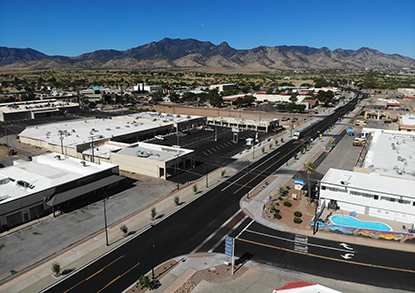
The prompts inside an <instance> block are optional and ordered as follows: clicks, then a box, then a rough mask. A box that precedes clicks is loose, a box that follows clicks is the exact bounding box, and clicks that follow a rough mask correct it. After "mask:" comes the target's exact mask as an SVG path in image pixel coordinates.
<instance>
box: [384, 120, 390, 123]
mask: <svg viewBox="0 0 415 293" xmlns="http://www.w3.org/2000/svg"><path fill="white" fill-rule="evenodd" d="M383 123H392V121H390V120H385V121H383Z"/></svg>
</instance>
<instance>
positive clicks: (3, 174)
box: [0, 153, 122, 231]
mask: <svg viewBox="0 0 415 293" xmlns="http://www.w3.org/2000/svg"><path fill="white" fill-rule="evenodd" d="M118 175H119V168H118V166H116V165H114V164H110V163H102V164H100V165H98V164H93V163H90V162H86V161H82V160H79V159H76V158H72V157H68V156H64V155H60V154H57V153H49V154H45V155H40V156H36V157H33V159H32V161H22V160H18V161H15V162H14V165H13V166H10V167H5V168H1V169H0V226H1V227H0V229H1V230H2V231H4V230H7V229H10V228H12V227H14V226H18V225H20V224H22V223H25V222H28V221H31V220H34V219H38V218H40V217H42V216H44V215H46V214H49V213H50V212H53V211H56V210H61V211H62V210H65V209H67V208H71V207H73V206H76V205H79V204H81V205H82V204H84V203H88V202H90V201H91V200H94V199H96V198H98V199H102V194H101V193H102V192H103V191H104V190H109V189H111V188H114V187H115V186H117V184H119V182H120V181H121V180H122V177H120V176H118Z"/></svg>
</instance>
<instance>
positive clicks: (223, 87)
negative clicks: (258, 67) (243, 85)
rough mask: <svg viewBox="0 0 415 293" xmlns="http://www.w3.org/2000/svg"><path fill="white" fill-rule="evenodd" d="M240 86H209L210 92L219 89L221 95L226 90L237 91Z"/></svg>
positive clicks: (234, 84) (233, 84)
mask: <svg viewBox="0 0 415 293" xmlns="http://www.w3.org/2000/svg"><path fill="white" fill-rule="evenodd" d="M237 88H238V85H237V84H236V83H227V84H213V85H211V86H209V90H213V89H217V90H218V92H219V93H221V92H223V91H224V90H234V89H237Z"/></svg>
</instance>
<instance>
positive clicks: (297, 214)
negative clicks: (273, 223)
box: [294, 211, 303, 217]
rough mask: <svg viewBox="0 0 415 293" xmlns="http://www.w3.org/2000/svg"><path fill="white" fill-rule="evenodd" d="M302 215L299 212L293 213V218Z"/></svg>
mask: <svg viewBox="0 0 415 293" xmlns="http://www.w3.org/2000/svg"><path fill="white" fill-rule="evenodd" d="M302 215H303V214H302V213H301V212H299V211H296V212H295V213H294V216H296V217H301V216H302Z"/></svg>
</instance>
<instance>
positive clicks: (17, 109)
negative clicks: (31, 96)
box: [0, 99, 79, 121]
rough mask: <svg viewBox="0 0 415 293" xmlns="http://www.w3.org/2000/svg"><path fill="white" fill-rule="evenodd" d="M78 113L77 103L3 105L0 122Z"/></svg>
mask: <svg viewBox="0 0 415 293" xmlns="http://www.w3.org/2000/svg"><path fill="white" fill-rule="evenodd" d="M78 111H79V104H78V103H70V102H61V101H56V99H49V100H33V101H25V102H12V103H3V104H0V121H13V120H19V119H38V118H46V117H52V116H59V115H64V114H67V113H76V112H78Z"/></svg>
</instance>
